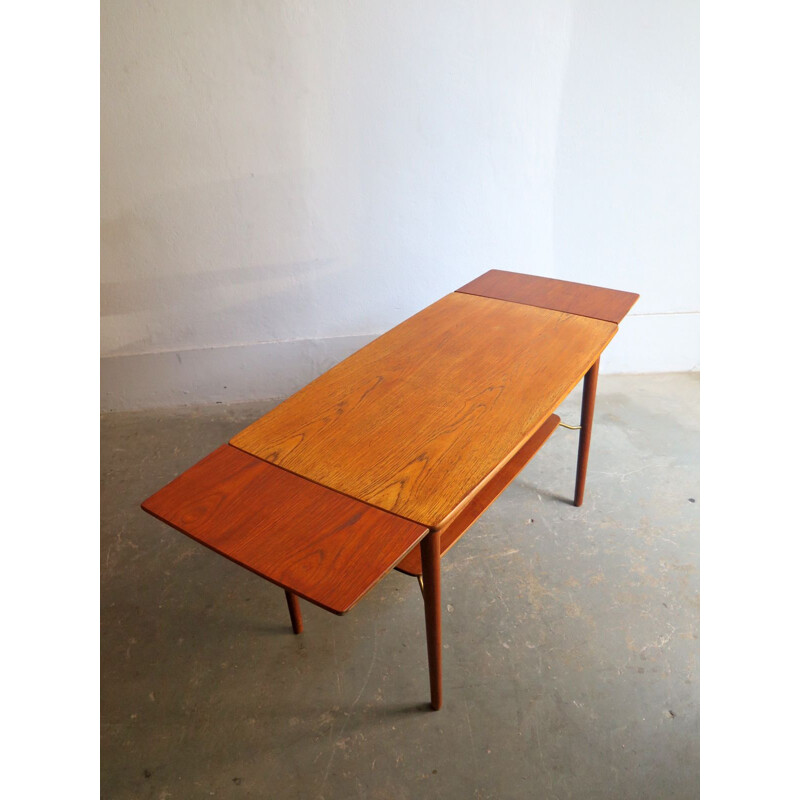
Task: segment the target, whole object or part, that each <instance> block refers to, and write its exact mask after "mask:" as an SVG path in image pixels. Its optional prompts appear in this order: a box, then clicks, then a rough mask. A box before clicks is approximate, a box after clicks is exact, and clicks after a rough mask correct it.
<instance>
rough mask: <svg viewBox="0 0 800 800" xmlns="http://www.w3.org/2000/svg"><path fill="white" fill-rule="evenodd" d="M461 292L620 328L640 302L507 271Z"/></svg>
mask: <svg viewBox="0 0 800 800" xmlns="http://www.w3.org/2000/svg"><path fill="white" fill-rule="evenodd" d="M458 291H459V292H466V293H467V294H477V295H480V296H481V297H494V298H496V299H498V300H508V301H509V302H512V303H525V304H527V305H531V306H539V307H540V308H551V309H553V311H566V312H567V313H568V314H580V315H581V316H583V317H593V318H594V319H604V320H606V321H607V322H614V323H617V324H619V323H620V322H622V319H623V317H624V316H625V315H626V314H627V313H628V312H629V311H630V310H631V307H632V306H633V304H634V303H635V302H636V301H637V300H638V299H639V295H638V294H635V293H633V292H620V291H619V290H618V289H604V288H602V287H600V286H589V285H588V284H585V283H572V281H560V280H557V279H556V278H542V277H540V276H538V275H523V274H522V273H520V272H506V271H505V270H503V269H490V270H489V271H488V272H484V273H483V275H480V276H479V277H477V278H475V280H474V281H470V282H469V283H468V284H466V285H465V286H462V287H461V288H460V289H459V290H458Z"/></svg>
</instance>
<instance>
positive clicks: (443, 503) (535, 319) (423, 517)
mask: <svg viewBox="0 0 800 800" xmlns="http://www.w3.org/2000/svg"><path fill="white" fill-rule="evenodd" d="M638 297H639V296H638V295H637V294H631V293H629V292H619V291H615V290H612V289H601V288H599V287H595V286H586V285H583V284H578V283H569V282H566V281H559V280H553V279H551V278H539V277H535V276H532V275H522V274H517V273H513V272H504V271H500V270H490V271H489V272H487V273H485V274H484V275H481V276H480V277H479V278H476V279H475V280H474V281H472V282H470V283H468V284H467V285H466V286H462V287H461V289H459V290H458V291H456V292H453V293H452V294H449V295H447V296H446V297H443V298H442V299H441V300H438V301H437V302H435V303H434V304H433V305H431V306H428V307H427V308H425V309H423V310H422V311H420V312H419V313H418V314H415V315H414V316H413V317H411V318H410V319H408V320H406V321H405V322H403V323H402V324H400V325H398V326H397V327H396V328H392V330H390V331H389V332H388V333H385V334H383V336H380V337H379V338H377V339H376V340H374V341H373V342H371V343H370V344H368V345H367V346H366V347H363V348H362V349H361V350H359V351H358V352H356V353H354V354H353V355H352V356H350V357H349V358H347V359H345V360H344V361H342V362H341V363H340V364H337V365H336V366H335V367H333V369H331V370H329V371H328V372H326V373H324V374H323V375H321V376H320V377H319V378H317V379H316V380H314V381H312V382H311V383H310V384H308V386H306V387H305V388H304V389H301V390H300V391H299V392H297V393H296V394H294V395H292V396H291V397H290V398H288V399H287V400H285V401H284V402H283V403H281V404H280V405H279V406H277V407H276V408H274V409H273V410H272V411H270V412H269V413H268V414H266V415H265V416H263V417H261V419H259V420H257V421H256V422H254V423H253V424H252V425H250V426H249V427H247V428H245V429H244V430H243V431H241V433H238V434H237V435H236V436H234V437H233V439H231V441H230V442H229V443H228V444H223V445H222V446H221V447H219V448H217V449H216V450H215V451H214V452H213V453H211V454H210V455H208V456H206V457H205V458H204V459H203V460H202V461H200V462H198V463H197V464H195V465H194V466H193V467H191V468H190V469H188V470H186V472H184V473H183V474H182V475H179V476H178V477H177V478H176V479H175V480H174V481H172V482H171V483H170V484H168V485H167V486H165V487H164V488H163V489H161V490H160V491H158V492H156V493H155V494H154V495H153V496H152V497H150V498H149V499H148V500H145V502H144V503H143V504H142V508H143V509H144V510H145V511H147V512H149V513H150V514H152V515H153V516H155V517H157V518H158V519H160V520H163V521H164V522H166V523H167V524H169V525H171V526H172V527H174V528H176V529H177V530H179V531H181V532H182V533H185V534H187V535H188V536H191V537H192V538H193V539H195V540H197V541H198V542H200V543H201V544H204V545H206V546H207V547H209V548H211V549H212V550H215V551H216V552H217V553H220V554H221V555H223V556H226V557H227V558H229V559H231V560H232V561H235V562H236V563H237V564H241V566H243V567H246V568H247V569H249V570H251V571H253V572H255V573H256V574H257V575H260V576H262V577H263V578H266V579H267V580H269V581H272V582H273V583H276V584H277V585H278V586H281V587H283V589H284V590H285V591H286V598H287V600H288V603H289V612H290V615H291V620H292V627H293V629H294V632H295V633H300V632H301V631H302V630H303V621H302V616H301V613H300V606H299V603H298V600H297V598H298V597H302V598H304V599H306V600H308V601H310V602H312V603H316V604H317V605H318V606H321V607H322V608H325V609H327V610H328V611H332V612H334V613H335V614H344V613H345V612H347V611H349V610H350V609H351V608H352V607H353V606H354V605H355V604H356V603H357V602H358V601H359V600H360V599H361V598H362V597H363V596H364V595H365V594H366V593H367V592H368V591H369V590H370V589H371V588H372V587H373V586H375V584H376V583H378V581H379V580H380V579H381V578H382V577H383V576H384V575H386V574H387V573H388V572H389V571H390V570H391V569H392V568H395V569H398V570H400V571H401V572H405V573H407V574H409V575H414V576H417V577H418V578H419V580H420V586H421V588H422V594H423V598H424V606H425V627H426V632H427V643H428V666H429V670H430V684H431V705H432V707H433V708H434V709H438V708H440V707H441V704H442V659H441V646H442V645H441V643H442V638H441V590H440V577H439V576H440V572H439V569H440V567H439V565H440V558H441V556H442V555H443V554H444V553H446V552H447V551H448V550H449V549H450V548H451V547H452V546H453V545H454V544H455V543H456V541H458V539H459V538H460V537H461V535H462V534H463V533H464V532H465V531H466V530H467V528H469V526H470V525H472V523H473V522H475V520H476V519H477V518H478V517H479V516H480V515H481V514H482V513H483V512H484V511H485V510H486V508H487V507H488V506H489V505H490V504H491V503H492V502H493V501H494V500H495V499H496V498H497V496H498V495H499V494H500V492H502V490H503V489H504V488H505V487H506V486H507V485H508V484H509V483H510V482H511V481H512V480H513V479H514V477H515V476H516V475H517V473H519V471H520V470H521V469H522V468H523V467H524V466H525V464H526V463H527V462H528V461H529V460H530V459H531V458H532V457H533V455H534V454H535V453H536V452H537V451H538V450H539V448H540V447H541V446H542V445H543V444H544V442H545V441H546V440H547V438H548V437H549V436H550V434H551V433H552V432H553V431H554V430H555V428H556V426H557V425H558V424H559V421H560V420H559V418H558V417H557V416H556V415H555V414H554V413H553V412H554V411H555V410H556V408H557V407H558V405H559V404H560V403H561V401H562V400H563V399H564V398H565V397H566V396H567V395H568V394H569V393H570V391H572V389H573V388H574V387H575V386H576V385H577V383H578V382H579V381H580V380H581V378H583V379H584V384H583V404H582V411H581V427H580V443H579V448H578V474H577V480H576V484H575V505H578V506H579V505H581V503H582V502H583V491H584V485H585V482H586V465H587V462H588V458H589V442H590V439H591V433H592V418H593V414H594V399H595V390H596V388H597V375H598V364H599V358H600V354H601V353H602V352H603V350H604V349H605V347H606V345H607V344H608V343H609V342H610V341H611V339H612V338H613V336H614V334H616V332H617V325H618V323H619V322H620V321H621V320H622V318H623V317H624V316H625V315H626V314H627V312H628V311H629V310H630V308H631V306H632V305H633V304H634V303H635V302H636V300H637V299H638Z"/></svg>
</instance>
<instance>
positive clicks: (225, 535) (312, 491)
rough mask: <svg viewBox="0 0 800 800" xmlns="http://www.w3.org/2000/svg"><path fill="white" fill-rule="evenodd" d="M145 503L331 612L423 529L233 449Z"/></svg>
mask: <svg viewBox="0 0 800 800" xmlns="http://www.w3.org/2000/svg"><path fill="white" fill-rule="evenodd" d="M142 508H143V509H144V510H145V511H147V512H149V513H150V514H152V515H153V516H154V517H157V518H158V519H160V520H162V521H163V522H166V523H167V524H169V525H171V526H172V527H173V528H176V529H177V530H179V531H181V532H182V533H185V534H187V535H188V536H191V537H192V538H193V539H196V540H197V541H198V542H200V543H202V544H204V545H206V546H207V547H210V548H211V549H212V550H215V551H216V552H217V553H221V554H222V555H224V556H226V557H227V558H229V559H231V560H232V561H235V562H236V563H237V564H241V565H242V566H243V567H247V568H248V569H249V570H252V571H253V572H255V573H256V574H258V575H261V576H262V577H264V578H267V580H270V581H272V582H273V583H276V584H278V585H279V586H282V587H283V588H284V589H288V590H289V591H290V592H293V593H295V594H297V595H300V596H301V597H304V598H305V599H306V600H310V601H311V602H312V603H316V604H317V605H319V606H322V607H323V608H325V609H327V610H328V611H333V612H334V613H336V614H343V613H345V612H346V611H348V610H349V609H350V608H352V607H353V605H354V604H355V603H356V602H357V601H358V600H359V599H360V598H361V597H363V595H364V594H366V592H368V591H369V590H370V589H371V588H372V587H373V586H374V585H375V584H376V583H377V582H378V581H379V580H380V579H381V578H382V577H383V576H384V575H385V574H386V573H387V572H388V571H389V570H391V568H392V567H393V566H394V565H395V564H396V563H397V562H398V561H399V560H400V559H401V558H402V557H403V556H404V555H405V554H406V553H407V552H408V551H409V549H410V548H412V547H414V546H415V545H416V544H417V543H418V542H419V541H420V540H421V539H422V537H423V536H424V535H425V533H426V531H427V529H426V528H425V527H423V526H421V525H416V524H414V523H413V522H409V521H408V520H405V519H402V518H400V517H397V516H394V515H393V514H388V513H386V512H385V511H381V510H380V509H377V508H372V507H371V506H368V505H365V504H364V503H360V502H358V501H357V500H353V499H352V498H350V497H345V496H344V495H341V494H338V493H337V492H333V491H331V490H330V489H326V488H324V487H323V486H318V485H317V484H315V483H311V482H310V481H306V480H303V478H299V477H298V476H297V475H293V474H292V473H290V472H287V471H286V470H284V469H281V468H279V467H275V466H273V465H272V464H268V463H266V462H265V461H262V460H261V459H259V458H255V457H254V456H251V455H248V454H247V453H243V452H242V451H241V450H237V449H236V448H235V447H231V446H230V445H223V446H222V447H219V448H217V449H216V450H215V451H214V452H213V453H211V454H210V455H208V456H206V457H205V458H204V459H203V460H202V461H199V462H198V463H197V464H195V465H194V466H193V467H191V468H190V469H188V470H186V472H184V473H183V474H182V475H180V476H178V477H177V478H176V479H175V480H174V481H172V482H171V483H169V484H168V485H167V486H165V487H164V488H163V489H161V490H160V491H158V492H156V493H155V494H154V495H153V496H152V497H150V498H149V499H147V500H145V502H144V503H142Z"/></svg>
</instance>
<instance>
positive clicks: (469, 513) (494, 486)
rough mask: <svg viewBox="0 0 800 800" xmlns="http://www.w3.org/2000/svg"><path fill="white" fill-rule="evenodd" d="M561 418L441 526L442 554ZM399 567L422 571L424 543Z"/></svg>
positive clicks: (547, 423) (547, 425)
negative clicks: (447, 522)
mask: <svg viewBox="0 0 800 800" xmlns="http://www.w3.org/2000/svg"><path fill="white" fill-rule="evenodd" d="M560 421H561V420H560V418H559V417H557V416H556V415H555V414H551V415H550V416H549V417H548V418H547V419H546V420H545V421H544V423H543V424H542V425H541V427H540V428H539V429H538V430H537V431H536V433H534V434H533V436H531V438H530V439H528V441H527V442H525V444H524V445H523V446H522V447H521V448H520V449H519V450H518V451H517V452H516V454H515V455H514V457H513V458H512V459H511V460H510V461H508V462H507V463H506V464H505V466H504V467H503V468H502V469H501V470H500V471H499V472H498V473H497V474H495V475H494V476H493V477H492V479H491V480H490V481H489V482H488V483H487V484H486V485H485V486H484V487H483V488H482V489H481V490H480V491H479V492H478V494H477V495H475V497H474V498H473V499H472V500H471V501H470V502H469V504H468V505H467V506H466V507H465V508H464V509H463V510H462V511H461V512H460V513H459V514H458V516H456V517H455V518H454V519H453V521H452V522H450V523H449V524H448V525H446V526H445V527H443V528H441V531H440V532H441V534H442V537H441V554H442V555H444V554H445V553H446V552H447V551H448V550H449V549H450V548H451V547H452V546H453V545H454V544H455V543H456V542H457V541H458V540H459V539H460V538H461V537H462V536H463V534H464V533H465V532H466V531H467V529H468V528H469V527H470V526H471V525H472V523H473V522H475V521H476V520H477V519H478V517H480V516H481V514H483V512H484V511H486V509H487V508H489V506H490V505H491V504H492V503H493V502H494V501H495V500H496V499H497V497H498V496H499V495H500V493H501V492H502V491H503V489H505V488H506V486H508V484H509V483H511V481H513V480H514V478H516V476H517V475H518V474H519V473H520V471H521V470H522V469H523V467H524V466H525V465H526V464H527V463H528V462H529V461H530V460H531V459H532V458H533V456H534V455H536V453H537V452H538V451H539V450H540V449H541V447H542V445H543V444H544V443H545V442H546V441H547V440H548V439H549V438H550V434H552V433H553V431H554V430H555V429H556V428H557V427H558V423H559V422H560ZM395 569H396V570H399V571H400V572H405V573H406V574H407V575H416V576H419V575H422V554H421V551H420V545H417V546H416V547H415V548H414V549H413V550H412V551H411V552H410V553H409V554H408V555H407V556H406V557H405V558H404V559H403V560H402V561H401V562H400V563H399V564H398V565H397V566H396V567H395Z"/></svg>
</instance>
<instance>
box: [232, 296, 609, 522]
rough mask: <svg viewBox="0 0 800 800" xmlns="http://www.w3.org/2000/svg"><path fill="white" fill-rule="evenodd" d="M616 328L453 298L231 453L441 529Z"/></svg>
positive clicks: (381, 341) (283, 410) (323, 382)
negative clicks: (255, 459) (243, 452)
mask: <svg viewBox="0 0 800 800" xmlns="http://www.w3.org/2000/svg"><path fill="white" fill-rule="evenodd" d="M616 331H617V326H616V324H614V323H613V322H609V321H606V320H603V319H595V318H592V317H591V316H582V315H580V314H577V313H574V312H573V313H565V312H563V311H558V310H552V309H549V308H539V307H537V306H535V305H528V304H525V303H521V302H509V301H508V300H505V299H496V298H492V297H483V296H480V295H478V294H469V293H466V292H454V293H453V294H449V295H447V296H446V297H444V298H442V299H441V300H439V301H438V302H436V303H434V304H433V305H431V306H428V308H426V309H424V310H423V311H420V312H419V313H418V314H416V315H414V316H413V317H411V318H410V319H408V320H406V321H405V322H403V323H401V324H400V325H398V326H397V327H395V328H393V329H392V330H390V331H389V332H388V333H385V334H384V335H383V336H381V337H379V338H378V339H376V340H375V341H373V342H371V343H370V344H368V345H367V346H366V347H364V348H362V349H361V350H359V351H358V352H357V353H355V354H353V355H352V356H350V357H349V358H347V359H345V360H344V361H342V362H341V363H340V364H338V365H337V366H335V367H333V368H332V369H331V370H329V371H328V372H326V373H325V374H324V375H321V376H320V377H319V378H317V379H316V380H315V381H313V382H312V383H310V384H309V385H308V386H306V387H305V388H304V389H301V390H300V391H299V392H297V393H296V394H294V395H292V396H291V397H290V398H289V399H288V400H286V401H284V402H283V403H281V404H280V405H279V406H277V407H276V408H275V409H273V410H272V411H270V412H269V413H268V414H266V415H265V416H264V417H262V418H261V419H259V420H257V421H256V422H254V423H253V424H252V425H250V426H249V427H247V428H245V429H244V430H243V431H242V432H241V433H239V434H237V435H236V436H235V437H234V438H233V439H232V440H231V444H232V445H234V446H235V447H236V448H239V449H240V450H243V451H245V452H247V453H250V454H251V455H253V456H257V457H258V458H260V459H263V460H264V461H266V462H270V463H272V464H275V465H277V466H279V467H281V468H283V469H284V470H288V471H290V472H292V473H295V474H296V475H299V476H302V477H303V478H306V479H308V480H309V481H313V482H314V483H317V484H321V485H322V486H325V487H328V488H329V489H334V490H336V491H338V492H341V493H343V494H345V495H348V496H350V497H352V498H354V499H356V500H360V501H362V502H364V503H367V504H369V505H372V506H375V507H377V508H380V509H383V510H385V511H387V512H391V513H392V514H395V515H398V516H401V517H404V518H405V519H407V520H410V521H412V522H415V523H417V524H418V525H421V526H423V527H424V528H439V527H441V526H442V525H444V524H446V522H447V520H448V519H451V518H452V517H453V515H454V514H456V513H457V511H458V509H460V508H462V507H463V506H464V504H465V503H466V502H467V501H468V500H469V498H471V497H473V496H474V495H475V494H476V493H477V492H478V491H479V490H480V488H481V487H482V486H483V485H484V484H485V483H486V482H487V481H488V480H489V479H490V478H491V477H492V476H493V475H494V474H495V473H496V472H498V471H499V470H500V469H501V468H502V466H503V465H504V464H505V463H506V462H507V461H508V460H509V459H511V458H512V457H513V455H514V454H515V453H516V451H517V450H518V449H519V448H520V447H521V446H522V445H523V444H524V443H525V442H526V441H528V440H529V439H530V437H531V435H532V434H533V432H534V431H536V429H537V428H538V427H539V426H540V425H542V424H543V423H544V421H545V420H547V419H548V417H549V416H550V414H552V412H553V411H554V410H555V408H556V407H557V406H558V405H559V403H560V402H561V401H562V400H563V399H564V398H565V397H566V395H567V394H569V392H570V391H571V390H572V389H573V387H574V386H575V385H576V384H577V383H578V381H579V380H580V379H581V378H582V377H583V375H584V374H585V373H586V371H587V370H588V369H589V367H591V365H592V364H593V363H594V362H595V361H596V360H597V358H598V357H599V356H600V353H601V352H602V351H603V349H604V348H605V347H606V345H607V344H608V342H609V341H610V340H611V338H612V337H613V336H614V334H615V333H616Z"/></svg>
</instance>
